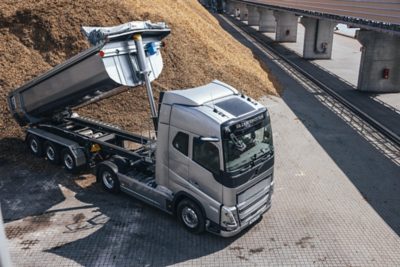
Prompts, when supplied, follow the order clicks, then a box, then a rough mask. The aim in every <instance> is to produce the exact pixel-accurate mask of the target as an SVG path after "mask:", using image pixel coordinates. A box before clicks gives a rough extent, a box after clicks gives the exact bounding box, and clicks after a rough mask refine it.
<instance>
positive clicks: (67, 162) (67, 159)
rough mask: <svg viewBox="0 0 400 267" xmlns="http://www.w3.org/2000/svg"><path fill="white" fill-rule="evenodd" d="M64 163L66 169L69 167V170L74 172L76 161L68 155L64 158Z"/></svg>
mask: <svg viewBox="0 0 400 267" xmlns="http://www.w3.org/2000/svg"><path fill="white" fill-rule="evenodd" d="M64 163H65V167H67V168H68V169H70V170H72V169H73V168H74V159H73V158H72V157H71V155H70V154H66V155H65V156H64Z"/></svg>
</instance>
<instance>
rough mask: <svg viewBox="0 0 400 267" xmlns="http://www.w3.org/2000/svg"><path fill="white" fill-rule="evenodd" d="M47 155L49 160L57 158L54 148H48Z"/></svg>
mask: <svg viewBox="0 0 400 267" xmlns="http://www.w3.org/2000/svg"><path fill="white" fill-rule="evenodd" d="M46 155H47V158H48V159H49V160H54V159H55V158H56V152H55V151H54V148H53V147H52V146H49V147H47V150H46Z"/></svg>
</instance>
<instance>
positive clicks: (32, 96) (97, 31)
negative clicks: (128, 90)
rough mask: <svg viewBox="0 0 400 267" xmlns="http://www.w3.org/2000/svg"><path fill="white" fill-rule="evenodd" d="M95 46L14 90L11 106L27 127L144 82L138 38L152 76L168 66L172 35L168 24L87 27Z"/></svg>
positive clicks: (86, 30) (18, 120) (9, 102)
mask: <svg viewBox="0 0 400 267" xmlns="http://www.w3.org/2000/svg"><path fill="white" fill-rule="evenodd" d="M82 31H83V32H84V34H85V35H86V37H87V38H88V39H89V41H90V42H91V44H92V45H93V47H91V48H89V49H87V50H86V51H84V52H82V53H80V54H78V55H76V56H74V57H73V58H71V59H69V60H67V61H66V62H64V63H62V64H60V65H58V66H56V67H55V68H53V69H52V70H50V71H48V72H47V73H44V74H43V75H41V76H39V77H37V78H36V79H34V80H32V81H30V82H28V83H27V84H25V85H23V86H21V87H20V88H18V89H16V90H14V91H13V92H12V93H10V95H9V97H8V104H9V107H10V110H11V112H12V114H13V116H14V118H15V119H16V120H17V122H18V123H19V124H20V125H21V126H24V125H27V124H36V123H39V122H43V121H46V120H49V119H52V118H55V117H57V115H60V114H65V113H66V114H68V113H69V111H70V109H71V108H73V107H76V106H78V105H81V104H83V103H86V102H89V101H93V100H96V99H101V97H102V96H103V95H104V94H106V93H107V94H108V93H110V92H111V91H112V90H115V89H116V88H119V87H120V86H130V87H134V86H138V85H141V84H143V83H144V79H143V77H142V76H141V75H143V73H142V68H141V66H140V62H139V59H138V51H137V49H136V44H135V40H133V37H134V36H135V35H136V34H140V35H141V38H142V42H143V46H144V50H145V60H146V63H147V65H148V66H149V69H150V71H149V72H148V73H147V75H148V76H149V80H150V81H153V80H154V79H156V78H157V77H158V76H159V75H160V73H161V70H162V68H163V62H162V58H161V54H160V52H159V48H160V46H161V45H162V43H161V40H162V39H163V38H164V37H165V36H167V35H168V34H169V33H170V29H169V28H168V27H167V26H166V25H165V24H164V23H150V22H130V23H126V24H123V25H120V26H116V27H106V28H105V27H103V28H96V27H83V28H82Z"/></svg>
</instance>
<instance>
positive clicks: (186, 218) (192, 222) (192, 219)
mask: <svg viewBox="0 0 400 267" xmlns="http://www.w3.org/2000/svg"><path fill="white" fill-rule="evenodd" d="M182 220H183V222H184V223H185V224H186V225H187V226H188V227H190V228H195V227H196V226H197V224H198V223H199V219H198V217H197V214H196V212H195V211H194V210H193V209H192V208H190V207H184V208H183V210H182Z"/></svg>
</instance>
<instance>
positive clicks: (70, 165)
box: [61, 148, 79, 173]
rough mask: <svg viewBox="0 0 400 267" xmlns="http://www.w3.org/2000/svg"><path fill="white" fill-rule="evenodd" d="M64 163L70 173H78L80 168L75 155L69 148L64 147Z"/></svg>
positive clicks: (62, 155) (62, 156)
mask: <svg viewBox="0 0 400 267" xmlns="http://www.w3.org/2000/svg"><path fill="white" fill-rule="evenodd" d="M61 159H62V164H63V165H64V167H65V169H66V170H67V171H68V172H70V173H77V172H78V171H79V168H78V167H77V166H76V161H75V157H74V155H72V153H71V151H69V149H67V148H66V149H64V150H63V151H62V153H61Z"/></svg>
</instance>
